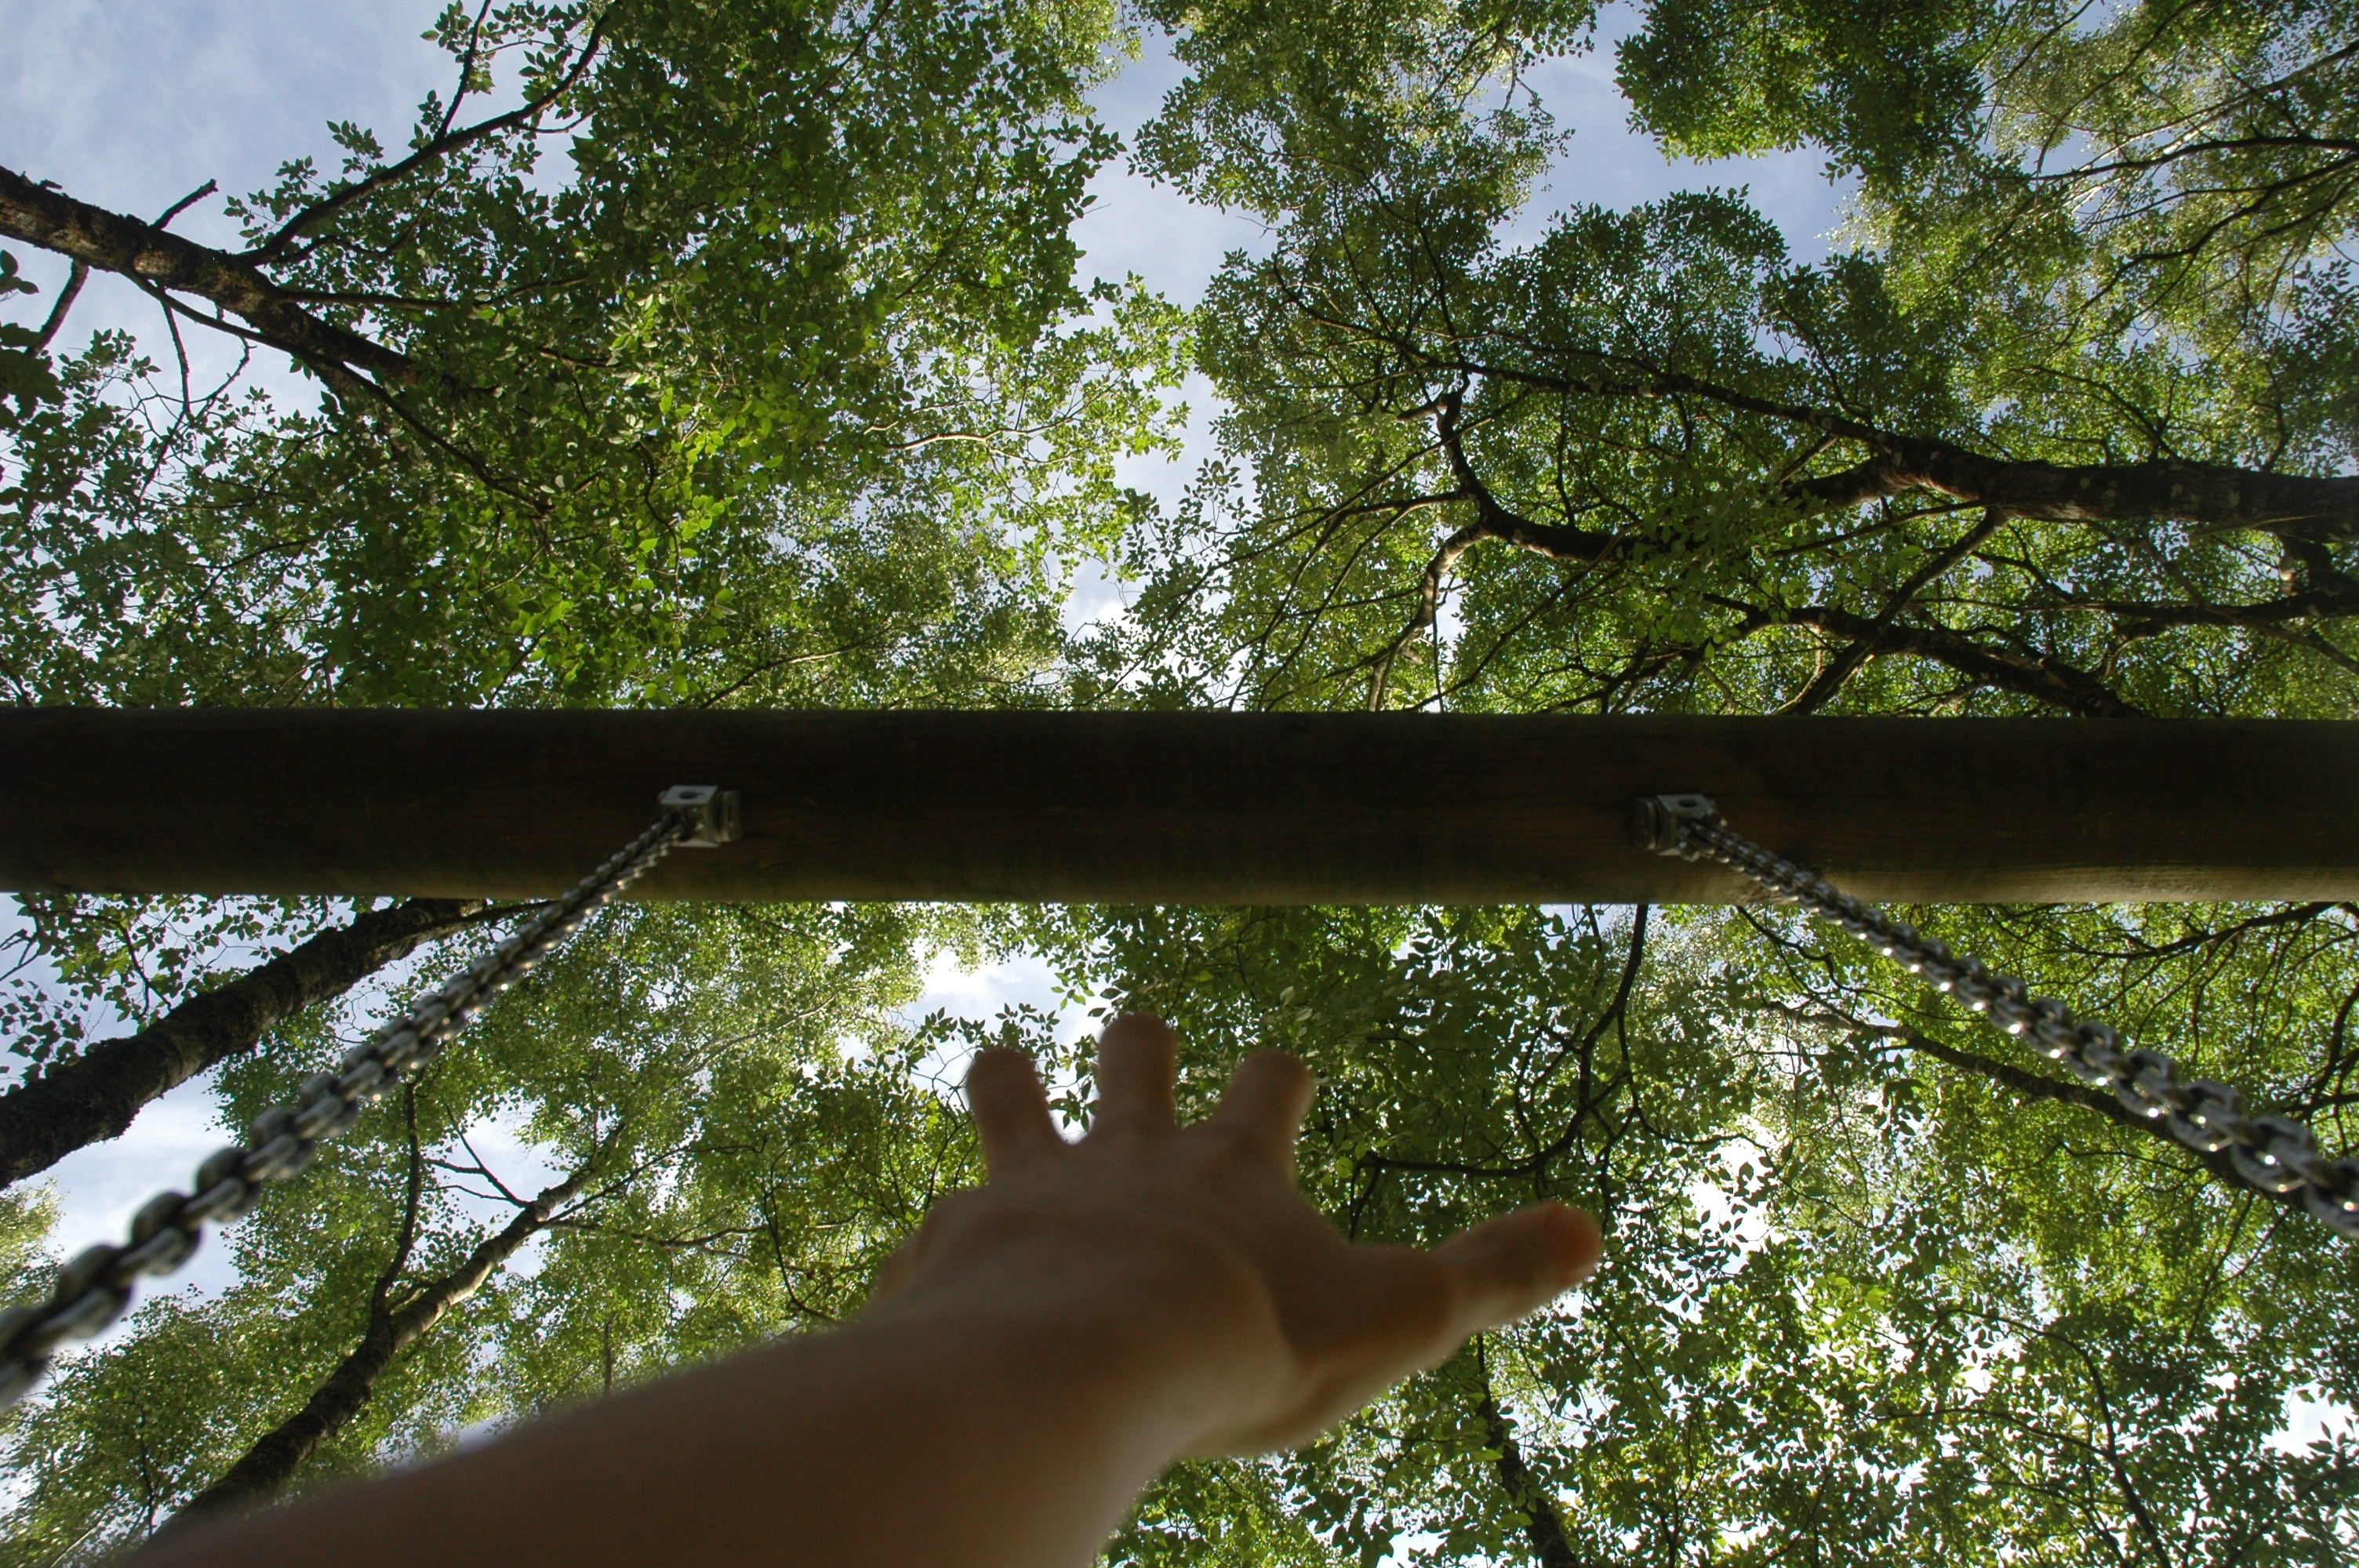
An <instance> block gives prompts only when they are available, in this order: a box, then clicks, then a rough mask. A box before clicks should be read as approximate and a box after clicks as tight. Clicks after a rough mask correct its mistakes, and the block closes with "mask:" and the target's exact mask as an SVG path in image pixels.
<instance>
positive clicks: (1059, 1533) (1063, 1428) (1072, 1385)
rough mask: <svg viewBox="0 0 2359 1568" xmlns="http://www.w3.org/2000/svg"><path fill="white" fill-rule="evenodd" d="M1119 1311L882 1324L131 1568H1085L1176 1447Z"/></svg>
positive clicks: (1005, 1308)
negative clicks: (448, 1566) (774, 1566)
mask: <svg viewBox="0 0 2359 1568" xmlns="http://www.w3.org/2000/svg"><path fill="white" fill-rule="evenodd" d="M1176 1350H1177V1347H1176V1346H1168V1347H1165V1348H1164V1349H1163V1350H1162V1351H1161V1352H1158V1347H1156V1346H1152V1345H1149V1344H1147V1343H1146V1341H1145V1340H1144V1339H1143V1338H1142V1336H1139V1335H1138V1334H1136V1332H1135V1331H1134V1330H1133V1329H1132V1327H1131V1326H1130V1325H1128V1324H1127V1323H1126V1322H1125V1314H1121V1313H1119V1312H1114V1313H1109V1312H1107V1311H1105V1310H1103V1308H1100V1309H1098V1310H1096V1311H1095V1312H1093V1313H1091V1314H1077V1313H1075V1312H1071V1311H1066V1310H1063V1307H1062V1305H1061V1303H1047V1304H1046V1306H1045V1307H1043V1308H1039V1309H1036V1308H1033V1307H1030V1306H1022V1307H1016V1306H1011V1305H1010V1304H1008V1303H985V1304H984V1305H982V1306H980V1307H976V1306H971V1305H966V1304H959V1305H956V1306H946V1307H942V1308H935V1309H929V1308H927V1307H924V1306H919V1307H915V1308H913V1309H911V1310H908V1311H906V1312H894V1313H886V1314H880V1315H878V1316H877V1317H876V1318H875V1319H873V1320H870V1321H865V1322H862V1323H859V1324H855V1325H852V1326H850V1327H848V1328H845V1329H843V1330H842V1331H840V1332H837V1333H834V1334H829V1335H824V1336H812V1337H810V1338H804V1339H798V1340H794V1341H789V1342H786V1343H782V1344H779V1345H777V1346H768V1347H766V1348H764V1349H761V1350H757V1351H754V1352H751V1353H748V1354H746V1355H744V1356H741V1357H735V1358H734V1359H732V1360H730V1361H728V1362H725V1363H723V1364H722V1365H719V1366H716V1367H711V1368H704V1369H701V1370H700V1371H697V1372H693V1373H690V1374H689V1375H687V1376H684V1377H681V1378H678V1379H669V1380H667V1381H665V1382H662V1383H658V1384H655V1385H652V1386H650V1387H647V1388H645V1389H641V1390H634V1391H632V1392H629V1393H626V1394H624V1395H621V1396H618V1397H617V1398H615V1399H614V1400H607V1401H604V1402H603V1403H601V1404H599V1405H595V1406H591V1407H586V1408H584V1409H582V1410H580V1411H573V1412H571V1414H568V1415H564V1416H560V1417H558V1418H555V1419H553V1420H550V1421H548V1422H540V1423H538V1424H536V1425H534V1426H532V1427H529V1428H527V1429H526V1430H524V1431H522V1432H519V1433H516V1435H514V1436H512V1437H509V1438H506V1439H504V1440H502V1441H500V1442H497V1443H495V1444H489V1445H487V1446H485V1447H484V1448H482V1449H478V1450H475V1451H473V1452H471V1453H467V1454H460V1455H457V1456H455V1457H453V1458H451V1459H449V1460H446V1461H443V1462H441V1463H440V1464H436V1465H429V1466H426V1467H423V1468H420V1469H419V1470H416V1471H412V1472H408V1473H406V1474H402V1475H397V1476H389V1477H386V1478H385V1479H383V1480H379V1481H376V1482H374V1483H371V1484H367V1485H364V1486H361V1487H354V1488H353V1489H352V1490H350V1491H348V1492H344V1493H342V1494H337V1495H334V1496H332V1497H329V1498H323V1499H321V1500H320V1501H318V1502H314V1503H309V1504H302V1505H299V1506H297V1507H295V1508H292V1509H285V1510H282V1511H279V1512H277V1513H274V1514H269V1515H265V1516H259V1517H255V1518H253V1519H245V1520H239V1521H234V1522H231V1523H229V1524H226V1525H224V1526H222V1527H220V1528H218V1529H216V1530H212V1531H209V1532H206V1533H204V1534H201V1535H199V1536H193V1537H191V1538H190V1539H188V1540H186V1541H181V1542H178V1543H175V1544H174V1545H173V1546H171V1547H168V1548H166V1549H162V1550H159V1551H158V1552H156V1553H154V1554H153V1556H152V1558H143V1559H142V1562H141V1568H167V1565H169V1568H201V1565H210V1564H215V1563H219V1564H223V1565H228V1564H233V1563H234V1564H238V1565H240V1568H244V1565H245V1564H247V1563H253V1562H256V1561H271V1562H278V1563H327V1562H334V1563H339V1564H350V1565H352V1568H377V1565H379V1564H383V1565H385V1568H394V1565H396V1564H398V1565H399V1568H416V1564H417V1563H421V1562H429V1563H430V1562H441V1563H498V1564H502V1565H503V1568H541V1565H542V1564H547V1565H549V1568H559V1565H562V1568H583V1565H584V1564H590V1563H667V1564H676V1565H678V1568H704V1565H706V1564H711V1565H712V1568H720V1565H722V1564H728V1565H730V1568H738V1565H750V1564H762V1563H782V1564H783V1563H793V1564H797V1565H798V1568H802V1565H813V1568H833V1565H836V1564H843V1565H845V1568H851V1565H853V1564H877V1565H880V1568H884V1565H899V1564H904V1563H907V1564H910V1565H912V1568H915V1565H917V1564H919V1563H923V1564H926V1565H928V1568H940V1565H943V1564H950V1563H956V1564H962V1565H964V1564H973V1565H976V1568H997V1565H1000V1564H1006V1565H1008V1568H1016V1565H1017V1564H1022V1565H1024V1568H1041V1565H1049V1568H1053V1565H1055V1564H1060V1563H1064V1564H1071V1565H1073V1568H1080V1565H1082V1564H1085V1563H1088V1562H1089V1561H1090V1560H1091V1559H1092V1558H1093V1556H1094V1555H1095V1554H1096V1552H1097V1549H1098V1547H1099V1544H1100V1543H1101V1542H1102V1541H1103V1540H1104V1538H1105V1537H1106V1536H1107V1535H1108V1534H1109V1533H1111V1531H1112V1530H1113V1529H1114V1526H1115V1525H1116V1524H1117V1523H1119V1522H1120V1519H1121V1518H1122V1515H1123V1513H1124V1512H1125V1509H1127V1508H1128V1507H1129V1505H1130V1503H1131V1501H1132V1499H1133V1498H1135V1497H1136V1495H1137V1492H1138V1490H1139V1488H1140V1487H1143V1486H1144V1485H1145V1484H1146V1483H1147V1481H1149V1480H1151V1479H1152V1478H1153V1477H1154V1476H1155V1475H1156V1473H1157V1472H1158V1470H1160V1469H1161V1468H1162V1466H1163V1465H1166V1464H1167V1463H1169V1461H1170V1460H1171V1459H1172V1458H1173V1457H1175V1456H1176V1455H1177V1454H1178V1453H1179V1451H1180V1446H1181V1444H1184V1442H1185V1439H1186V1435H1187V1434H1186V1433H1185V1431H1184V1427H1185V1424H1186V1422H1187V1420H1188V1416H1187V1413H1186V1391H1185V1389H1184V1387H1180V1386H1175V1384H1174V1382H1173V1379H1172V1377H1171V1376H1170V1372H1169V1368H1170V1367H1171V1366H1173V1365H1176V1364H1177V1363H1178V1361H1179V1360H1180V1357H1178V1356H1177V1355H1176V1354H1173V1352H1176Z"/></svg>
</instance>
